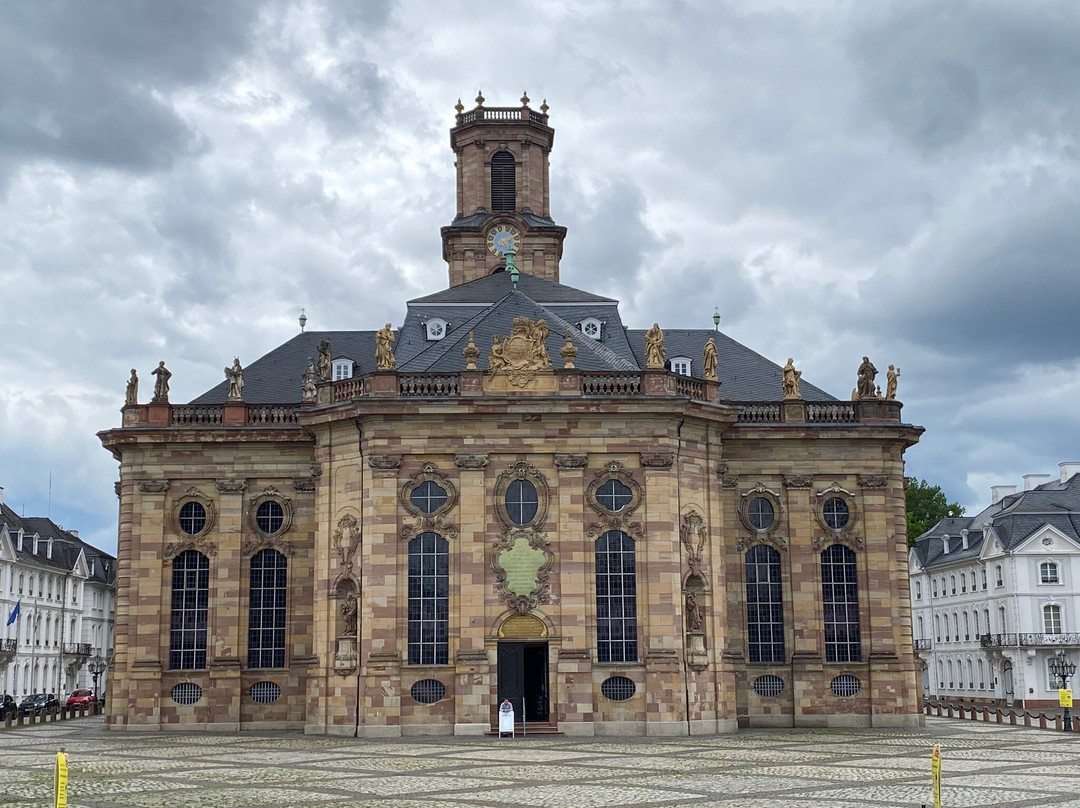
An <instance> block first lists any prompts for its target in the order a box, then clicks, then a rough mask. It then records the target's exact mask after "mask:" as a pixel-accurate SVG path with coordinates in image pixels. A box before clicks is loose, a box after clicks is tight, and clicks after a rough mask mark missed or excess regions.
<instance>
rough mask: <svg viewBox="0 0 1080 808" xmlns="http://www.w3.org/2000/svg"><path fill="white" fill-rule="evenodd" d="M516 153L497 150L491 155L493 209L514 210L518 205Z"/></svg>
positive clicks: (496, 210)
mask: <svg viewBox="0 0 1080 808" xmlns="http://www.w3.org/2000/svg"><path fill="white" fill-rule="evenodd" d="M515 172H516V167H515V165H514V155H512V154H511V153H510V152H508V151H497V152H495V153H494V154H493V155H491V210H492V211H493V212H498V211H512V210H515V209H516V206H517V182H516V177H515Z"/></svg>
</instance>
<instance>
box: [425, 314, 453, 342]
mask: <svg viewBox="0 0 1080 808" xmlns="http://www.w3.org/2000/svg"><path fill="white" fill-rule="evenodd" d="M449 325H450V323H448V322H446V320H443V319H442V318H441V317H432V318H431V319H430V320H428V321H427V323H426V327H427V338H428V341H429V342H438V341H439V340H441V339H442V338H443V337H445V336H446V331H447V328H448V327H449Z"/></svg>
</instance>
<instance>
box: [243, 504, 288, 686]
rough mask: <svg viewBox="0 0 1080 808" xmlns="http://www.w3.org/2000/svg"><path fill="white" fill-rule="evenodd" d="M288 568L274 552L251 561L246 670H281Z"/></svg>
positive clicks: (265, 551)
mask: <svg viewBox="0 0 1080 808" xmlns="http://www.w3.org/2000/svg"><path fill="white" fill-rule="evenodd" d="M263 504H266V503H263ZM274 504H277V503H274ZM288 565H289V562H288V559H286V558H285V556H284V555H282V554H281V553H279V552H278V551H277V550H262V551H260V552H258V553H256V554H255V555H254V556H253V557H252V559H251V589H250V592H249V595H248V598H249V600H248V667H249V668H284V667H285V614H286V611H285V608H286V602H285V600H286V594H287V591H288V590H287V588H286V584H287V580H288V575H287V573H288Z"/></svg>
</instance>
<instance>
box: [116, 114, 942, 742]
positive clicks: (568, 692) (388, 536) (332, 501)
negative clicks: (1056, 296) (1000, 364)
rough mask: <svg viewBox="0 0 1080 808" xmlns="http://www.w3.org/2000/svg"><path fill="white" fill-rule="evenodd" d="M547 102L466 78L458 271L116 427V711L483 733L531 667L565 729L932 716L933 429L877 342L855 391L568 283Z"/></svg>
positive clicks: (522, 689) (258, 724) (230, 723)
mask: <svg viewBox="0 0 1080 808" xmlns="http://www.w3.org/2000/svg"><path fill="white" fill-rule="evenodd" d="M547 113H548V110H547V106H546V104H545V105H544V106H542V107H541V108H540V109H539V110H534V109H532V108H531V107H530V106H529V105H528V99H523V100H522V105H521V106H518V107H510V108H490V107H485V106H483V103H482V99H478V104H477V106H476V108H474V109H472V110H468V111H466V110H465V109H464V108H463V107H461V106H460V105H459V107H458V111H457V116H456V120H455V125H454V126H453V128H452V129H451V132H450V144H451V147H452V150H453V152H454V156H455V165H456V169H457V213H456V216H455V217H454V219H453V221H452V222H451V223H450V224H449V225H448V226H446V227H444V228H443V229H442V241H443V254H442V258H443V260H445V261H446V263H447V265H448V269H449V285H448V287H447V288H446V289H443V290H441V291H436V292H434V293H433V294H430V295H427V296H424V297H420V298H417V299H414V300H411V301H408V302H407V303H406V306H405V312H404V316H403V319H402V321H401V323H400V324H399V325H398V326H397V327H396V328H395V327H392V326H391V325H389V324H388V325H387V326H384V327H383V328H375V329H372V330H368V331H322V332H306V333H300V334H298V335H296V336H295V337H293V338H292V339H290V340H289V341H287V342H285V343H284V344H283V345H280V346H278V347H277V348H274V349H273V350H271V351H270V352H269V353H267V354H266V355H265V356H263V357H262V358H260V359H258V360H257V361H254V362H252V363H250V364H249V365H248V366H247V367H246V368H244V371H243V380H244V385H243V388H242V392H241V393H240V396H239V397H238V396H237V395H236V394H237V392H238V391H237V390H235V389H233V390H231V391H230V386H229V385H228V384H227V383H222V384H221V385H218V386H217V387H214V388H213V389H211V390H208V391H207V392H206V393H205V394H203V395H201V396H199V397H198V398H196V399H195V400H194V401H192V402H189V403H187V404H174V403H171V402H169V401H168V400H167V396H165V395H155V399H154V400H152V401H151V402H150V403H148V404H140V403H134V404H131V405H129V406H125V407H124V409H123V413H122V425H121V426H120V427H118V428H115V429H110V430H107V431H105V432H102V433H101V436H100V437H101V439H102V442H103V444H104V445H105V447H106V448H107V449H108V450H109V451H111V452H112V453H113V455H114V456H115V457H116V459H117V460H118V461H119V464H120V481H119V483H118V491H119V495H120V530H119V556H120V569H119V579H118V581H119V582H118V592H119V594H118V608H117V647H116V660H115V673H114V680H113V686H112V687H111V688H110V692H109V697H110V698H109V702H108V704H107V706H106V711H107V722H108V726H109V727H110V728H114V729H133V730H148V729H152V730H156V729H191V728H222V729H237V728H274V727H289V728H301V727H302V728H303V729H304V730H305V731H307V732H310V733H327V734H348V735H352V734H357V735H361V736H398V735H416V734H431V733H441V734H480V733H486V732H491V731H494V728H495V727H496V726H497V724H496V707H497V705H498V704H499V703H500V702H501V701H502V700H503V699H509V700H510V702H511V704H512V705H513V706H514V709H515V714H516V717H517V720H518V721H519V722H521V721H525V722H527V723H528V725H529V731H530V732H543V731H546V732H561V733H564V734H567V735H570V734H576V735H598V734H641V735H685V734H687V733H693V734H698V733H715V732H733V731H735V730H737V728H739V727H744V726H833V725H860V726H910V725H913V724H918V723H919V722H920V720H921V718H920V712H919V707H920V694H919V689H918V680H917V676H916V667H915V658H914V656H913V653H912V638H911V628H910V626H911V621H910V604H909V600H908V588H907V550H906V547H907V544H906V535H905V517H904V486H903V468H904V466H903V454H904V451H905V450H906V449H907V448H908V447H909V446H911V445H913V444H914V443H915V442H916V441H917V440H918V439H919V436H920V435H921V433H922V429H921V428H920V427H916V426H912V425H910V424H906V423H904V422H903V421H902V420H901V417H900V412H901V405H900V403H899V402H897V401H895V400H891V399H890V400H886V399H883V398H882V397H881V396H880V394H878V393H877V392H876V391H875V385H874V380H873V375H872V373H869V372H868V373H867V375H865V377H864V379H863V382H862V384H863V387H862V388H861V389H862V395H861V396H860V397H859V398H858V399H857V400H843V401H841V400H838V399H837V398H835V397H834V396H832V395H830V394H829V393H827V392H826V391H824V390H822V389H820V388H819V387H817V386H815V385H813V384H811V383H810V382H808V381H801V380H800V379H799V378H798V377H797V376H796V375H795V372H794V370H793V369H789V370H788V371H787V375H786V377H785V370H784V368H782V367H781V366H779V365H777V364H776V363H775V362H773V361H771V360H769V359H767V358H765V357H763V356H761V355H760V354H758V353H755V352H754V351H753V350H752V349H750V348H748V347H746V346H743V345H741V344H739V343H738V342H736V341H735V340H733V339H731V338H729V337H728V336H726V335H725V334H723V333H722V332H720V331H719V329H718V328H717V329H714V330H709V329H697V328H690V327H679V324H677V323H665V324H664V326H665V327H664V328H662V329H661V328H658V327H654V328H652V329H648V330H644V329H634V328H628V327H627V326H626V325H624V324H623V322H622V319H621V317H620V314H619V305H618V301H616V300H612V299H610V298H606V297H603V296H600V295H596V294H593V293H590V292H587V291H583V290H581V289H578V288H575V287H574V286H571V285H566V284H564V283H563V282H562V278H563V275H562V271H561V264H562V259H563V241H564V239H565V237H566V228H564V227H562V226H560V225H558V224H556V222H555V220H554V219H553V218H552V215H551V210H550V200H549V193H548V169H549V155H550V152H551V149H552V146H553V143H554V130H553V129H552V128H551V127H550V125H549V119H548V114H547ZM570 266H571V267H572V262H571V264H570ZM567 274H568V275H570V276H571V277H572V276H573V273H572V270H571V271H570V272H568V273H567ZM852 360H853V361H852V368H853V370H854V368H855V367H856V365H857V364H858V357H852ZM866 364H867V367H868V366H869V363H866Z"/></svg>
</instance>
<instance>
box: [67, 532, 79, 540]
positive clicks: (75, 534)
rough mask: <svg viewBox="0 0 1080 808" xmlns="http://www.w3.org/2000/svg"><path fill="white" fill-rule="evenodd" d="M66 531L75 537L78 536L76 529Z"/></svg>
mask: <svg viewBox="0 0 1080 808" xmlns="http://www.w3.org/2000/svg"><path fill="white" fill-rule="evenodd" d="M68 533H70V534H71V535H72V536H74V537H75V538H76V539H77V538H79V531H77V530H69V531H68Z"/></svg>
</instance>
